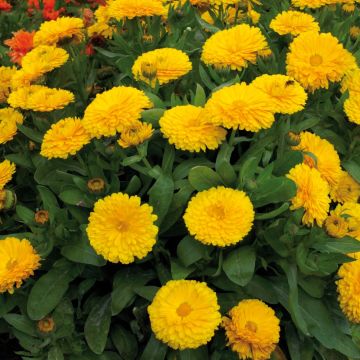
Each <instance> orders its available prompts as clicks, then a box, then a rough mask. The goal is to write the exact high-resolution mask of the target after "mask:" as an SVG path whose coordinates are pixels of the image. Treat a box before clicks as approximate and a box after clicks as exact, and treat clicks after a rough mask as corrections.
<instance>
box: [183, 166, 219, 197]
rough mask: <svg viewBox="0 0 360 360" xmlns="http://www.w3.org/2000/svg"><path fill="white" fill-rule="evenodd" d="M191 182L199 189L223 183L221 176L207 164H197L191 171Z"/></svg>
mask: <svg viewBox="0 0 360 360" xmlns="http://www.w3.org/2000/svg"><path fill="white" fill-rule="evenodd" d="M189 182H190V184H191V186H192V187H193V188H194V189H195V190H197V191H203V190H207V189H210V188H212V187H215V186H218V185H222V184H223V182H222V180H221V177H220V176H219V175H218V174H217V173H216V172H215V171H214V170H212V169H210V168H209V167H207V166H195V167H193V168H192V169H191V170H190V172H189Z"/></svg>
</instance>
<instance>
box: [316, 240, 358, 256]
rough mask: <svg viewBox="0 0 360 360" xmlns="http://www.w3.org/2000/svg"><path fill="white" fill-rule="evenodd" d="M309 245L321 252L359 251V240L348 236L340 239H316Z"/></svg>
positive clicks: (342, 252)
mask: <svg viewBox="0 0 360 360" xmlns="http://www.w3.org/2000/svg"><path fill="white" fill-rule="evenodd" d="M311 247H312V248H314V249H316V250H319V251H321V252H330V253H341V254H348V253H352V252H358V251H360V242H359V241H358V240H356V239H354V238H352V237H350V236H346V237H344V238H342V239H334V238H325V239H319V240H317V241H316V242H315V243H313V244H312V245H311Z"/></svg>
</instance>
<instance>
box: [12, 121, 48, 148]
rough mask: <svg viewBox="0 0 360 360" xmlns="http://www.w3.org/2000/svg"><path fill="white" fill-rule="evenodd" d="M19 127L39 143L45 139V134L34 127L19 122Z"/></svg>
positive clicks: (28, 136)
mask: <svg viewBox="0 0 360 360" xmlns="http://www.w3.org/2000/svg"><path fill="white" fill-rule="evenodd" d="M18 129H19V130H20V131H21V132H22V133H23V134H24V135H25V136H26V137H27V138H29V139H30V140H32V141H35V142H37V143H39V144H41V143H42V141H43V135H42V134H41V133H40V132H38V131H36V130H33V129H30V128H29V127H27V126H25V125H20V124H18Z"/></svg>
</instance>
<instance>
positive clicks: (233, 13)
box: [201, 7, 245, 25]
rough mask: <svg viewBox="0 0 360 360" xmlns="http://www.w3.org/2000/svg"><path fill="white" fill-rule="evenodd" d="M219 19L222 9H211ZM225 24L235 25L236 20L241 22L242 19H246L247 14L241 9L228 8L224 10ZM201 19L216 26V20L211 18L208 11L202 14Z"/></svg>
mask: <svg viewBox="0 0 360 360" xmlns="http://www.w3.org/2000/svg"><path fill="white" fill-rule="evenodd" d="M211 10H212V11H213V12H214V13H215V15H216V17H217V18H220V8H217V7H216V8H214V9H211ZM222 14H223V15H222V16H223V22H224V23H225V24H234V23H235V20H237V21H239V20H240V19H244V18H245V13H244V12H243V11H241V10H240V9H236V8H235V7H227V8H225V9H223V13H222ZM201 18H202V19H203V20H205V21H206V22H207V23H209V24H212V25H214V19H213V17H212V16H211V14H210V12H209V11H206V12H204V13H202V14H201Z"/></svg>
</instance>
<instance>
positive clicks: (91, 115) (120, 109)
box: [83, 86, 152, 138]
mask: <svg viewBox="0 0 360 360" xmlns="http://www.w3.org/2000/svg"><path fill="white" fill-rule="evenodd" d="M150 107H152V103H151V101H150V100H149V98H148V97H147V96H146V95H145V93H144V92H143V91H140V90H138V89H135V88H133V87H127V86H117V87H113V88H112V89H110V90H107V91H105V92H103V93H101V94H97V95H96V98H95V99H94V100H93V102H92V103H91V104H90V105H89V106H88V107H87V108H86V110H85V114H84V119H83V125H84V127H85V129H86V130H87V131H88V132H89V133H90V135H91V136H92V137H97V138H100V137H101V136H112V135H115V134H116V132H117V131H118V132H122V131H124V130H126V129H127V128H130V127H131V126H132V125H133V124H134V122H136V121H137V120H139V119H140V116H141V112H142V111H143V110H144V109H148V108H150Z"/></svg>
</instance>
